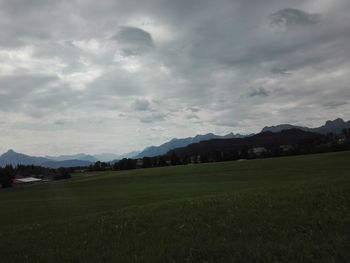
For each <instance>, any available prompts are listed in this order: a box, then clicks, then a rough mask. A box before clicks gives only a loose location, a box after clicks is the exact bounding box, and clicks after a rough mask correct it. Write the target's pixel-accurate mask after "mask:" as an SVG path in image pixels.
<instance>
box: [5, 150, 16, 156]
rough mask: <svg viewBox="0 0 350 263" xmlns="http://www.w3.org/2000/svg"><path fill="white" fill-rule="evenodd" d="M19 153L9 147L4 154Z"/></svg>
mask: <svg viewBox="0 0 350 263" xmlns="http://www.w3.org/2000/svg"><path fill="white" fill-rule="evenodd" d="M14 154H17V153H16V152H15V151H14V150H12V149H9V150H8V151H7V152H5V153H4V154H3V155H14Z"/></svg>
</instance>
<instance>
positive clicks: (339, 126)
mask: <svg viewBox="0 0 350 263" xmlns="http://www.w3.org/2000/svg"><path fill="white" fill-rule="evenodd" d="M349 128H350V121H347V122H345V121H344V120H343V119H341V118H337V119H335V120H333V121H326V123H325V124H324V125H322V126H320V127H317V128H308V127H303V126H295V125H291V124H280V125H277V126H270V127H265V128H263V129H262V131H261V132H266V131H270V132H280V131H283V130H289V129H299V130H302V131H308V132H314V133H320V134H327V133H334V134H340V133H342V130H344V129H349Z"/></svg>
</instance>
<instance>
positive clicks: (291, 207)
mask: <svg viewBox="0 0 350 263" xmlns="http://www.w3.org/2000/svg"><path fill="white" fill-rule="evenodd" d="M349 161H350V153H349V152H343V153H332V154H323V155H309V156H297V157H287V158H276V159H264V160H254V161H244V162H226V163H211V164H201V165H192V166H178V167H167V168H157V169H144V170H136V171H126V172H110V173H96V174H89V176H86V175H85V176H81V175H77V176H76V177H75V178H74V179H72V180H69V181H66V182H57V183H52V184H46V185H40V186H39V185H38V186H33V187H27V188H21V189H8V190H2V191H0V262H346V261H347V259H348V258H350V253H349V245H348V244H350V168H349V167H350V166H349Z"/></svg>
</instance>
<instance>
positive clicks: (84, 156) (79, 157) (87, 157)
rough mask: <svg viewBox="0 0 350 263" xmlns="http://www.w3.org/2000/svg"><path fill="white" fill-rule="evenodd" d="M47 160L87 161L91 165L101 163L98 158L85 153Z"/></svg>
mask: <svg viewBox="0 0 350 263" xmlns="http://www.w3.org/2000/svg"><path fill="white" fill-rule="evenodd" d="M45 158H47V159H50V160H52V161H57V162H60V161H67V160H80V161H87V162H91V163H95V162H97V161H99V159H98V158H96V157H95V156H92V155H88V154H85V153H78V154H74V155H60V156H57V157H55V156H45Z"/></svg>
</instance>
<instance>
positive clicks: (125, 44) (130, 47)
mask: <svg viewBox="0 0 350 263" xmlns="http://www.w3.org/2000/svg"><path fill="white" fill-rule="evenodd" d="M113 39H116V40H117V41H118V42H119V44H120V45H121V47H122V50H123V53H124V55H126V56H135V55H140V54H143V53H145V52H148V51H149V50H150V49H152V48H153V47H154V43H153V39H152V36H151V34H150V33H149V32H146V31H145V30H142V29H140V28H137V27H128V26H122V27H121V28H120V30H119V32H118V33H117V35H115V36H114V37H113Z"/></svg>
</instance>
